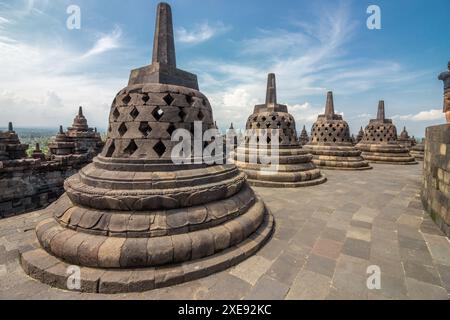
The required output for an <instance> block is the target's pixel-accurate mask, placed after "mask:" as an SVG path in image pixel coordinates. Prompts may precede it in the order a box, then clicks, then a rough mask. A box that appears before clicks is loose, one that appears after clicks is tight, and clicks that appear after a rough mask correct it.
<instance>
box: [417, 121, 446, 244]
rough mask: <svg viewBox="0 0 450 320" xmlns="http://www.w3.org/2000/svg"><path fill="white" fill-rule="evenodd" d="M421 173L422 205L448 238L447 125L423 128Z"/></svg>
mask: <svg viewBox="0 0 450 320" xmlns="http://www.w3.org/2000/svg"><path fill="white" fill-rule="evenodd" d="M423 170H424V172H423V184H422V202H423V205H424V207H425V208H426V210H427V211H428V212H429V213H430V215H431V217H432V218H433V220H434V221H435V222H436V223H437V224H438V226H439V227H440V228H441V230H442V231H443V232H444V233H445V234H446V235H447V236H448V237H450V124H445V125H440V126H434V127H428V128H427V130H426V138H425V158H424V169H423Z"/></svg>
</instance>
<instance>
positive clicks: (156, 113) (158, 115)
mask: <svg viewBox="0 0 450 320" xmlns="http://www.w3.org/2000/svg"><path fill="white" fill-rule="evenodd" d="M152 115H153V117H154V118H155V119H156V121H159V120H161V118H162V117H163V115H164V111H163V110H162V109H161V108H160V107H156V108H155V109H154V110H153V112H152Z"/></svg>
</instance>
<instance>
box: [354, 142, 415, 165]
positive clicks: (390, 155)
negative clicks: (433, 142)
mask: <svg viewBox="0 0 450 320" xmlns="http://www.w3.org/2000/svg"><path fill="white" fill-rule="evenodd" d="M357 148H358V149H359V150H361V151H362V154H361V156H362V157H363V158H364V159H365V160H366V161H369V162H372V163H384V164H394V165H414V164H417V163H418V162H417V161H416V159H414V157H412V156H411V155H410V153H409V151H408V150H407V149H405V148H403V147H402V146H400V145H399V144H365V143H360V144H358V145H357Z"/></svg>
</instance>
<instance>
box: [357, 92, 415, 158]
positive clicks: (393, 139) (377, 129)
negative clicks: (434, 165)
mask: <svg viewBox="0 0 450 320" xmlns="http://www.w3.org/2000/svg"><path fill="white" fill-rule="evenodd" d="M356 147H357V148H358V149H359V150H361V151H362V156H363V158H364V159H366V160H367V161H370V162H379V163H388V164H417V162H416V161H415V159H414V157H412V156H411V155H410V154H409V152H408V150H407V149H406V148H404V147H403V146H401V145H400V144H399V143H398V141H397V128H396V127H395V125H394V124H393V123H392V120H391V119H386V116H385V108H384V101H380V102H379V104H378V113H377V118H376V119H372V120H370V122H369V125H368V126H367V127H366V129H365V130H364V137H363V139H362V140H361V142H359V143H358V144H357V145H356Z"/></svg>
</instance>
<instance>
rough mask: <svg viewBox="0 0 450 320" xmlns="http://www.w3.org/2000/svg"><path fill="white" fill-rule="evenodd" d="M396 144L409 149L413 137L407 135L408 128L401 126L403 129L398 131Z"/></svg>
mask: <svg viewBox="0 0 450 320" xmlns="http://www.w3.org/2000/svg"><path fill="white" fill-rule="evenodd" d="M397 141H398V144H399V145H401V146H403V147H405V148H406V149H408V150H410V149H411V147H412V146H413V139H412V138H411V137H410V136H409V133H408V130H406V127H403V131H402V132H401V133H400V136H399V137H398V139H397Z"/></svg>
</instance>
